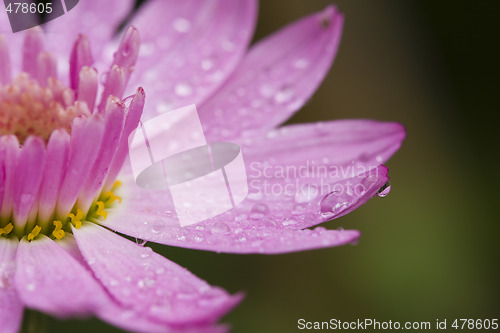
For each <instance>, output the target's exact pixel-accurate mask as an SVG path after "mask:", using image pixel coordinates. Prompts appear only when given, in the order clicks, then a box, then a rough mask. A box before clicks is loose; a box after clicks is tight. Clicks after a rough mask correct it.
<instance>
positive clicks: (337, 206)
mask: <svg viewBox="0 0 500 333" xmlns="http://www.w3.org/2000/svg"><path fill="white" fill-rule="evenodd" d="M319 205H320V211H321V216H323V217H325V218H332V217H334V216H336V215H338V214H340V213H341V212H342V211H344V210H345V209H347V207H349V201H348V199H347V198H346V197H345V195H343V194H341V193H339V192H331V193H330V194H328V195H327V196H326V197H324V198H323V199H321V202H320V204H319Z"/></svg>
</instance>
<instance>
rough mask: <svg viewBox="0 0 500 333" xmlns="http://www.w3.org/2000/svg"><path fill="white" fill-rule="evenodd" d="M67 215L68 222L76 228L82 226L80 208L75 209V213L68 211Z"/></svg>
mask: <svg viewBox="0 0 500 333" xmlns="http://www.w3.org/2000/svg"><path fill="white" fill-rule="evenodd" d="M68 217H69V219H70V223H72V224H73V225H74V226H75V228H76V229H80V227H81V226H82V218H83V212H82V210H81V209H77V210H76V215H75V214H73V213H69V214H68Z"/></svg>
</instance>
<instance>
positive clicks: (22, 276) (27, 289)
mask: <svg viewBox="0 0 500 333" xmlns="http://www.w3.org/2000/svg"><path fill="white" fill-rule="evenodd" d="M38 237H39V238H38V239H37V240H36V241H32V242H28V241H27V240H26V238H23V239H22V240H21V242H20V243H19V247H18V250H17V256H16V262H17V264H18V269H17V271H16V274H15V284H16V288H17V291H18V293H19V297H20V298H21V299H22V300H23V303H24V304H26V305H27V306H28V307H30V308H34V309H37V310H40V311H44V312H48V313H50V314H51V315H54V316H56V317H60V318H61V317H68V316H71V315H90V314H91V313H93V312H98V311H99V309H100V308H101V307H104V306H105V305H106V304H107V303H108V300H107V299H106V297H105V295H104V293H103V292H102V289H101V286H100V285H99V283H98V282H97V281H96V280H94V278H93V277H92V276H91V275H90V274H89V272H88V271H87V270H86V269H85V268H84V267H83V266H82V265H81V264H80V263H78V262H77V261H76V260H75V259H74V258H73V257H72V256H71V255H69V254H68V253H67V252H66V251H64V250H63V249H62V248H61V247H60V246H59V245H57V243H56V242H54V241H53V240H51V239H50V238H48V237H47V236H45V235H39V236H38Z"/></svg>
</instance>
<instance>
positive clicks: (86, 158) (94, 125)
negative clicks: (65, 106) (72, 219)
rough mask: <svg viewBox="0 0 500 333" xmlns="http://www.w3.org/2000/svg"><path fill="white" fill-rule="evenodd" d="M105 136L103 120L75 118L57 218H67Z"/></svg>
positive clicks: (97, 118)
mask: <svg viewBox="0 0 500 333" xmlns="http://www.w3.org/2000/svg"><path fill="white" fill-rule="evenodd" d="M103 135H104V121H103V120H102V118H99V117H94V118H89V119H85V118H75V119H74V120H73V123H72V126H71V141H70V153H69V160H68V165H67V168H66V174H65V176H64V180H63V183H62V185H61V191H60V194H59V201H58V203H57V215H56V217H57V218H65V217H66V214H68V213H69V211H70V210H71V208H72V207H73V205H74V204H75V202H76V199H77V198H78V194H79V192H80V190H81V189H82V187H83V185H84V183H85V181H86V179H87V177H88V176H89V174H90V170H91V168H92V166H93V165H94V162H95V161H96V158H97V153H98V151H99V146H100V145H101V139H102V137H103Z"/></svg>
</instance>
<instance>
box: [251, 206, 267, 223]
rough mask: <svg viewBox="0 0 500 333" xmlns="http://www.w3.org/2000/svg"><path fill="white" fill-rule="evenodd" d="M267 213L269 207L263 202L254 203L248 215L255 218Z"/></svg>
mask: <svg viewBox="0 0 500 333" xmlns="http://www.w3.org/2000/svg"><path fill="white" fill-rule="evenodd" d="M267 214H269V207H267V206H266V205H265V204H263V203H258V204H255V205H254V206H253V207H252V210H251V211H250V217H251V218H252V219H256V220H258V219H261V218H263V217H264V215H267Z"/></svg>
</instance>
